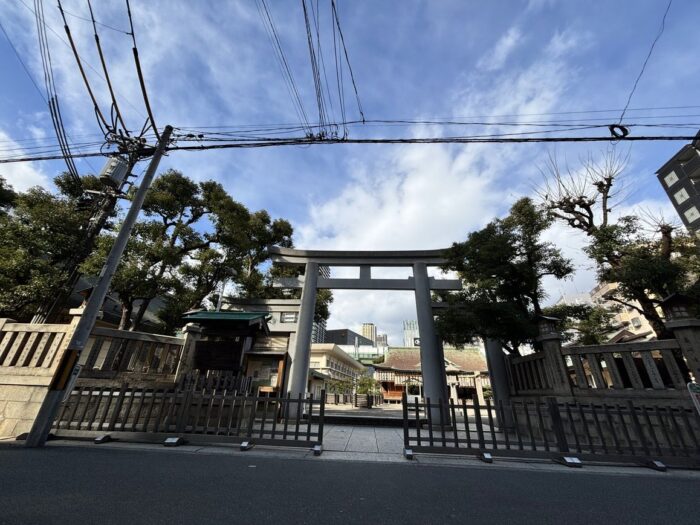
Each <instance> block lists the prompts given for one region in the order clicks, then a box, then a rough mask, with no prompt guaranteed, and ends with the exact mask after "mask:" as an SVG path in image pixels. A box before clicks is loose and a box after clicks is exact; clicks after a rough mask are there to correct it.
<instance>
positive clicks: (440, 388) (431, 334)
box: [413, 263, 449, 424]
mask: <svg viewBox="0 0 700 525" xmlns="http://www.w3.org/2000/svg"><path fill="white" fill-rule="evenodd" d="M413 279H414V286H415V294H416V314H417V317H418V332H419V333H420V366H421V372H422V375H423V397H425V398H426V399H427V398H430V402H431V403H437V402H438V401H439V400H440V399H442V401H443V402H444V403H447V401H448V399H449V394H448V390H447V376H446V374H445V356H444V353H443V349H442V344H441V343H440V341H438V337H437V333H436V331H435V320H434V319H433V309H432V299H431V297H430V281H429V279H428V269H427V267H426V265H425V263H414V265H413ZM431 417H432V419H433V423H434V424H438V423H440V421H441V419H440V417H441V416H440V410H439V409H437V408H436V409H433V410H432V413H431ZM448 417H449V416H448Z"/></svg>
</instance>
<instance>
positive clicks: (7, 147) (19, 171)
mask: <svg viewBox="0 0 700 525" xmlns="http://www.w3.org/2000/svg"><path fill="white" fill-rule="evenodd" d="M0 152H2V153H0V154H1V155H2V156H3V157H4V156H19V155H22V154H24V153H26V152H25V151H24V149H23V148H22V147H21V146H20V144H19V143H17V142H15V141H14V140H12V138H11V137H10V136H9V135H8V134H7V133H5V132H4V131H2V130H0ZM0 177H3V178H4V179H5V180H6V181H7V182H8V183H9V184H10V185H11V186H12V187H13V188H14V189H15V191H24V190H26V189H28V188H31V187H32V186H43V187H48V185H49V177H48V176H47V175H46V173H44V172H43V171H42V170H41V168H37V167H36V164H35V163H28V162H18V163H11V164H0Z"/></svg>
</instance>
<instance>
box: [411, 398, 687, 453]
mask: <svg viewBox="0 0 700 525" xmlns="http://www.w3.org/2000/svg"><path fill="white" fill-rule="evenodd" d="M403 419H404V446H405V448H406V449H410V450H412V451H415V452H443V453H444V452H447V453H465V454H481V453H483V452H489V453H491V454H492V455H494V456H495V455H503V456H523V457H551V458H556V457H561V456H562V455H572V454H574V455H576V456H578V457H579V458H581V459H586V460H592V461H633V462H646V461H649V460H652V459H659V460H663V461H664V462H666V463H668V464H669V465H676V464H677V465H682V466H700V417H699V416H698V414H697V412H696V411H695V410H691V409H686V408H682V407H678V406H659V405H654V406H646V405H644V406H639V405H635V404H633V403H632V402H627V403H625V404H615V405H610V404H581V403H559V402H557V401H556V399H555V398H547V399H546V400H545V401H544V402H542V401H532V402H513V403H510V404H504V403H495V404H494V403H491V401H490V400H487V401H486V404H485V405H480V404H479V402H478V400H477V399H474V400H472V401H471V402H467V401H466V400H463V401H462V402H461V403H455V402H454V401H453V400H450V402H449V403H443V402H438V403H431V402H430V400H429V399H428V400H426V401H424V402H419V401H417V400H416V401H415V402H411V403H409V402H408V401H407V399H406V397H405V396H404V399H403Z"/></svg>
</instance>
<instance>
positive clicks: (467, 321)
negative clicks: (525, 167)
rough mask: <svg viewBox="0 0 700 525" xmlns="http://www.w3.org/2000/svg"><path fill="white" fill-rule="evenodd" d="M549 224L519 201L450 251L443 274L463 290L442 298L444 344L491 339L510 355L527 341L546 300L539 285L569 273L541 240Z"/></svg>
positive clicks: (564, 262)
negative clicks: (451, 275)
mask: <svg viewBox="0 0 700 525" xmlns="http://www.w3.org/2000/svg"><path fill="white" fill-rule="evenodd" d="M551 222H552V219H550V218H549V217H548V215H547V214H546V213H544V211H543V210H542V209H540V208H538V207H536V206H535V205H534V204H533V203H532V201H531V200H530V199H528V198H523V199H520V200H519V201H517V202H516V203H515V204H514V205H513V206H512V208H511V210H510V214H509V215H508V216H507V217H506V218H504V219H496V220H494V221H492V222H491V223H489V224H488V225H487V226H486V227H485V228H483V229H482V230H479V231H476V232H472V233H470V234H469V236H468V238H467V240H466V241H464V242H461V243H455V244H453V245H452V247H451V248H450V249H449V250H448V252H447V259H448V263H447V264H446V265H445V266H444V269H445V270H452V271H456V272H458V274H459V276H460V278H461V279H462V281H463V282H464V289H463V290H462V291H461V292H459V293H457V294H451V295H449V296H447V298H446V299H447V302H448V304H449V307H448V308H447V309H445V310H444V311H442V312H440V314H439V316H438V321H437V323H438V329H439V331H440V333H441V335H442V337H443V338H444V340H445V341H447V342H450V343H453V344H455V345H464V344H468V343H471V342H472V341H473V340H474V339H475V338H477V337H482V338H494V339H497V340H499V341H500V342H501V343H502V344H503V346H504V348H506V349H507V350H508V351H509V352H513V353H518V348H519V347H520V346H522V345H524V344H527V343H531V342H532V341H533V339H534V337H535V335H536V333H537V330H536V326H535V323H534V318H535V316H537V315H539V314H541V313H542V308H541V306H540V304H541V301H542V300H543V299H545V297H546V293H545V291H544V289H543V287H542V279H543V278H544V277H545V276H552V277H554V278H556V279H564V278H566V277H568V276H569V275H571V273H572V272H573V267H572V265H571V262H570V261H569V260H568V259H566V258H564V257H563V256H562V255H561V252H560V251H559V250H558V249H557V248H555V247H554V245H552V244H551V243H548V242H544V241H542V240H541V235H542V233H543V232H544V231H545V230H546V229H547V228H548V227H549V226H550V224H551Z"/></svg>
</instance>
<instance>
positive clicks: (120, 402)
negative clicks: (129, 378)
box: [107, 383, 129, 430]
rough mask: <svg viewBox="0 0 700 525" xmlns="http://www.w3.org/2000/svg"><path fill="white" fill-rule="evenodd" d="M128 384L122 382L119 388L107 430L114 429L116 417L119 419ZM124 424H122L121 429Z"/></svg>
mask: <svg viewBox="0 0 700 525" xmlns="http://www.w3.org/2000/svg"><path fill="white" fill-rule="evenodd" d="M128 386H129V385H128V384H127V383H122V387H121V388H120V389H119V395H118V396H117V403H116V405H115V406H114V411H113V412H112V417H111V418H110V419H109V426H108V427H107V430H114V427H115V426H116V424H117V419H119V413H120V412H121V411H122V405H123V404H124V397H125V396H126V389H127V387H128ZM123 428H124V425H123V424H122V429H123Z"/></svg>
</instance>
